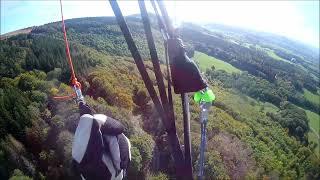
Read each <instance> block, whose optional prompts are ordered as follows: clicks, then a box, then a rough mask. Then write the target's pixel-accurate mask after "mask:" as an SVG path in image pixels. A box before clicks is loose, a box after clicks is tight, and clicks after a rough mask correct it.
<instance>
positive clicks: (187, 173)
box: [181, 93, 193, 179]
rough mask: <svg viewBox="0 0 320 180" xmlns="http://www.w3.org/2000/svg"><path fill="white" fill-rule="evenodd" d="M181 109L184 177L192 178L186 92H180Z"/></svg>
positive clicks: (187, 97)
mask: <svg viewBox="0 0 320 180" xmlns="http://www.w3.org/2000/svg"><path fill="white" fill-rule="evenodd" d="M181 100H182V110H183V131H184V162H185V166H186V167H185V168H186V171H185V177H186V179H193V175H192V157H191V140H190V139H191V136H190V113H189V96H188V95H187V94H186V93H182V94H181Z"/></svg>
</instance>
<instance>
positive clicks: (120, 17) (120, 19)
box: [109, 0, 165, 119]
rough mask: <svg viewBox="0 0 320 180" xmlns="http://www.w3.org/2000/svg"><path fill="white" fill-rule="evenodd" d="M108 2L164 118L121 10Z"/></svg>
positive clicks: (111, 2)
mask: <svg viewBox="0 0 320 180" xmlns="http://www.w3.org/2000/svg"><path fill="white" fill-rule="evenodd" d="M109 2H110V5H111V7H112V10H113V12H114V14H115V16H116V19H117V22H118V24H119V26H120V29H121V31H122V33H123V35H124V38H125V40H126V42H127V45H128V48H129V50H130V52H131V55H132V57H133V59H134V61H135V63H136V65H137V68H138V70H139V73H140V74H141V77H142V80H143V82H144V84H145V86H146V88H147V90H148V92H149V94H150V97H151V99H152V101H153V103H154V105H155V107H156V109H157V111H158V113H159V115H160V116H161V118H163V119H165V118H164V112H163V108H162V105H161V103H160V100H159V98H158V96H157V93H156V91H155V89H154V87H153V85H152V81H151V79H150V77H149V75H148V72H147V70H146V68H145V66H144V63H143V60H142V57H141V55H140V53H139V51H138V48H137V46H136V45H135V43H134V40H133V38H132V36H131V33H130V30H129V28H128V26H127V23H126V21H125V19H124V17H123V15H122V12H121V10H120V8H119V5H118V3H117V1H115V0H109Z"/></svg>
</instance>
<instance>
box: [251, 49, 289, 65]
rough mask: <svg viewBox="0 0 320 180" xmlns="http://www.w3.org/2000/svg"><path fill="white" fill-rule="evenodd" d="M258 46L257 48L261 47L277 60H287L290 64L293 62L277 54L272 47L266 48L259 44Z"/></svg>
mask: <svg viewBox="0 0 320 180" xmlns="http://www.w3.org/2000/svg"><path fill="white" fill-rule="evenodd" d="M256 48H257V49H260V50H261V51H264V52H266V53H267V54H268V55H269V56H270V57H272V58H273V59H275V60H278V61H285V62H288V63H290V64H293V63H292V62H291V61H288V60H286V59H283V58H282V57H280V56H278V55H276V54H275V53H274V51H273V50H271V49H269V48H264V47H261V46H259V45H256Z"/></svg>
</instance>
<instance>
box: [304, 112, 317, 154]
mask: <svg viewBox="0 0 320 180" xmlns="http://www.w3.org/2000/svg"><path fill="white" fill-rule="evenodd" d="M305 111H306V113H307V116H308V119H309V126H310V128H312V129H313V130H314V131H316V132H318V134H316V133H315V132H314V131H312V130H310V132H309V133H308V138H309V141H313V142H315V143H317V144H318V146H317V149H316V152H318V154H319V155H320V139H319V135H320V115H319V114H316V113H314V112H311V111H308V110H305Z"/></svg>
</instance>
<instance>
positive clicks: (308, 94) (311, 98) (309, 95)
mask: <svg viewBox="0 0 320 180" xmlns="http://www.w3.org/2000/svg"><path fill="white" fill-rule="evenodd" d="M303 95H304V97H305V98H306V99H307V100H309V101H310V102H313V103H316V104H318V105H320V95H318V94H313V93H312V92H310V91H308V90H307V89H303Z"/></svg>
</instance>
